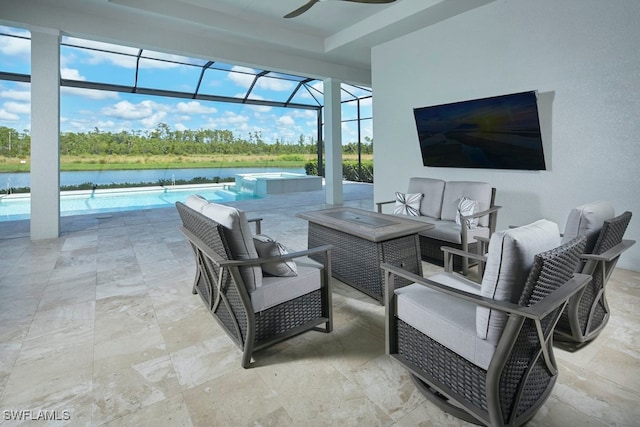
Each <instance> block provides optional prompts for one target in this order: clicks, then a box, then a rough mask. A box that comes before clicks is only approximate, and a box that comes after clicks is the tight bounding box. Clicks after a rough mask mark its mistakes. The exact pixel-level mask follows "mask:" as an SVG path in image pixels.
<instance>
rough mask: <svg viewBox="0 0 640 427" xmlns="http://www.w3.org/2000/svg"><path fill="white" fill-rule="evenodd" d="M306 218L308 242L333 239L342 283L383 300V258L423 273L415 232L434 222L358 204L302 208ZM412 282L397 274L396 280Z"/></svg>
mask: <svg viewBox="0 0 640 427" xmlns="http://www.w3.org/2000/svg"><path fill="white" fill-rule="evenodd" d="M296 216H298V217H299V218H302V219H305V220H307V221H309V235H308V244H309V248H313V247H316V246H321V245H325V244H330V245H333V247H334V249H333V250H332V251H331V271H332V273H333V276H334V277H335V278H337V279H339V280H341V281H343V282H345V283H346V284H348V285H350V286H352V287H354V288H356V289H358V290H359V291H362V292H364V293H365V294H367V295H369V296H371V297H373V298H375V299H377V300H378V301H379V302H380V303H384V287H385V286H384V274H383V272H382V270H381V269H380V263H381V262H388V263H390V264H394V265H398V266H402V267H403V268H405V269H407V270H408V271H411V272H412V273H415V274H418V275H420V276H422V264H421V259H420V241H419V240H418V232H420V231H423V230H427V229H429V228H431V227H433V225H431V224H426V223H421V222H418V221H412V220H410V219H404V218H402V217H398V216H394V215H385V214H379V213H375V212H370V211H365V210H361V209H354V208H346V207H337V208H330V209H323V210H319V211H310V212H302V213H299V214H297V215H296ZM409 283H410V282H409V281H407V280H404V279H399V278H396V286H397V287H401V286H406V285H408V284H409Z"/></svg>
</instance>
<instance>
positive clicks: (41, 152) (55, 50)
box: [30, 28, 60, 240]
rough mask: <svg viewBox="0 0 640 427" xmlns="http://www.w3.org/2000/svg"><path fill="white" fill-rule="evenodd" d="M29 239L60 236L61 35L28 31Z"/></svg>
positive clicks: (40, 30) (41, 31)
mask: <svg viewBox="0 0 640 427" xmlns="http://www.w3.org/2000/svg"><path fill="white" fill-rule="evenodd" d="M30 187H31V239H32V240H41V239H51V238H57V237H59V235H60V33H59V31H56V30H48V29H40V28H38V29H31V175H30Z"/></svg>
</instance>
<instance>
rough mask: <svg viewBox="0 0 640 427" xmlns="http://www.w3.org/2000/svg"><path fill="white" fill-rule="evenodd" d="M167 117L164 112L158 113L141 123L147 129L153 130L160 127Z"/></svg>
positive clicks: (142, 120)
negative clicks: (159, 124)
mask: <svg viewBox="0 0 640 427" xmlns="http://www.w3.org/2000/svg"><path fill="white" fill-rule="evenodd" d="M166 116H167V113H166V112H164V111H158V112H157V113H154V114H153V115H152V116H150V117H147V118H145V119H141V120H140V123H142V125H143V126H145V127H146V128H147V129H153V128H155V127H156V126H158V123H161V122H163V121H164V118H165V117H166Z"/></svg>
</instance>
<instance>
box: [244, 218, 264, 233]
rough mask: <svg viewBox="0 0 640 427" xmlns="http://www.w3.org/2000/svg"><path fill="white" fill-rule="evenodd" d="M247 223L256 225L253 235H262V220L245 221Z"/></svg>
mask: <svg viewBox="0 0 640 427" xmlns="http://www.w3.org/2000/svg"><path fill="white" fill-rule="evenodd" d="M247 222H255V223H256V233H255V234H260V233H262V218H251V219H247Z"/></svg>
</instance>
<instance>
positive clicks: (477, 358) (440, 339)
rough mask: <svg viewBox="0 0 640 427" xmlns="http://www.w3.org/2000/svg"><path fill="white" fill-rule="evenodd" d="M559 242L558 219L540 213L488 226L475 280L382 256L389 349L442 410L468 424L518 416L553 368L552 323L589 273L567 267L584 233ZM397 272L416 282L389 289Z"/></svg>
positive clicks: (545, 390)
mask: <svg viewBox="0 0 640 427" xmlns="http://www.w3.org/2000/svg"><path fill="white" fill-rule="evenodd" d="M559 243H560V237H559V233H558V227H557V225H555V224H553V223H550V222H549V221H544V220H542V221H538V222H536V223H533V224H530V225H528V226H524V227H519V228H517V229H512V230H507V231H500V232H496V233H494V235H493V236H492V238H491V243H490V245H489V254H488V259H487V270H486V272H485V275H484V277H483V282H482V285H481V286H479V285H478V284H477V283H475V282H472V281H470V280H468V279H466V278H464V277H462V276H460V275H457V274H450V273H440V274H437V275H435V276H431V277H430V278H428V279H425V278H422V277H419V276H417V275H413V274H410V273H408V272H406V271H404V270H402V269H400V268H398V267H395V266H392V265H389V264H382V268H383V269H384V271H385V274H386V282H387V313H386V351H387V354H389V355H390V356H391V357H392V358H393V359H395V360H397V361H398V362H399V363H400V364H402V365H403V366H404V367H405V368H406V369H408V370H409V371H410V373H411V376H412V378H413V380H414V383H415V384H416V386H417V387H418V389H419V390H420V391H421V392H422V393H423V394H424V395H425V397H427V398H428V399H429V400H430V401H431V402H433V403H435V404H436V405H437V406H438V407H440V408H441V409H443V410H444V411H445V412H448V413H451V414H452V415H454V416H456V417H459V418H462V419H464V420H466V421H469V422H472V423H475V424H478V423H480V424H486V425H491V426H502V425H522V424H524V423H526V422H527V421H528V420H530V419H531V418H532V417H533V416H534V415H535V413H536V411H537V410H538V409H539V408H540V407H541V406H542V405H543V404H544V402H545V401H546V400H547V398H548V397H549V395H550V393H551V390H552V388H553V386H554V384H555V381H556V378H557V375H558V368H557V365H556V361H555V358H554V355H553V345H552V343H553V330H554V327H555V325H556V322H557V321H558V318H559V317H560V315H561V313H562V311H563V309H564V307H565V305H566V303H567V301H568V300H569V298H571V297H572V296H573V295H574V294H576V293H577V292H579V291H580V290H581V289H582V288H583V287H584V286H585V285H586V284H587V283H588V281H589V280H590V278H589V276H586V275H582V274H575V273H574V271H575V269H576V266H577V264H578V263H579V261H580V258H579V256H580V254H581V253H582V252H583V250H584V245H585V238H584V237H580V238H576V239H574V240H572V241H571V242H569V243H566V244H565V245H562V246H559V247H558V246H557V245H559ZM541 251H542V253H540V252H541ZM536 254H537V255H536ZM395 277H402V278H405V279H409V280H412V281H414V282H415V283H414V284H412V285H409V286H406V287H403V288H400V289H398V290H396V291H394V290H393V282H394V279H395Z"/></svg>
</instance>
